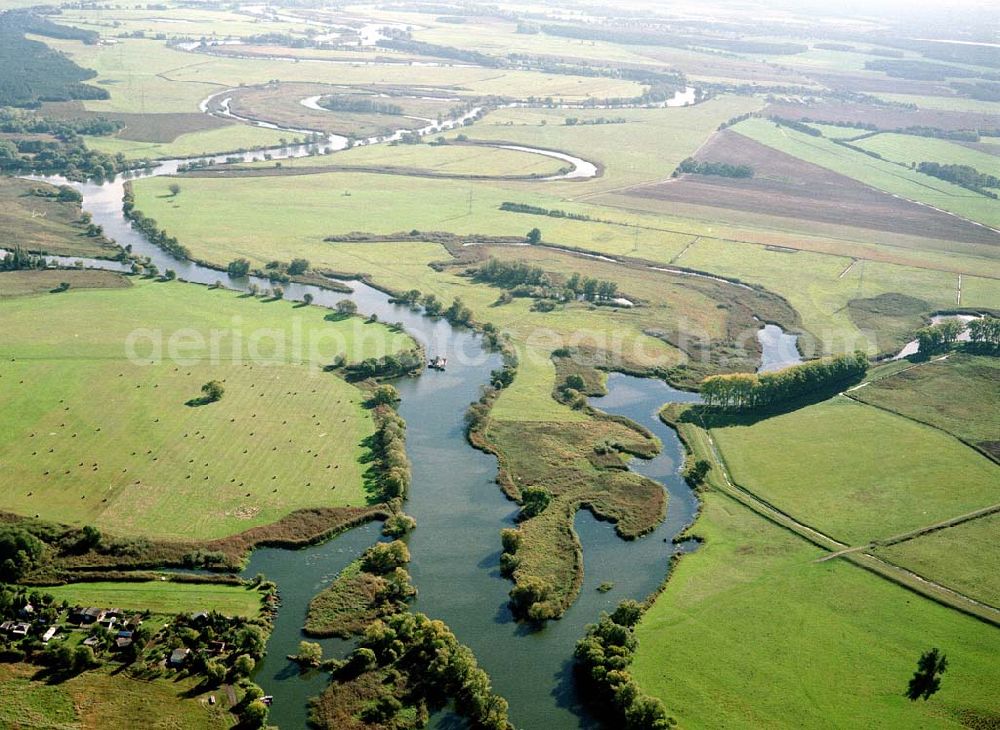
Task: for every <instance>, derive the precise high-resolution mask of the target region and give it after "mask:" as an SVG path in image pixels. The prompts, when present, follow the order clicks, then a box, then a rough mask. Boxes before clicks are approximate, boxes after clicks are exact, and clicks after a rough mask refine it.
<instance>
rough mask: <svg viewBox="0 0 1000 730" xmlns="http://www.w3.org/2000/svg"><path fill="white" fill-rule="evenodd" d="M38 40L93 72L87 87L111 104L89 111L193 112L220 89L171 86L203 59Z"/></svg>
mask: <svg viewBox="0 0 1000 730" xmlns="http://www.w3.org/2000/svg"><path fill="white" fill-rule="evenodd" d="M38 40H41V41H44V42H45V43H46V44H47V45H49V46H51V47H52V48H55V49H56V50H58V51H62V52H63V53H66V54H68V55H69V56H70V57H71V58H72V59H73V60H74V61H75V62H76V63H77V64H79V65H80V66H83V67H84V68H91V69H94V70H95V71H97V78H96V79H94V81H92V82H90V83H93V84H95V85H97V86H100V87H103V88H105V89H107V91H108V93H110V94H111V98H110V99H106V100H97V101H87V102H84V106H85V107H86V108H87V109H89V110H92V111H104V112H138V113H142V114H153V113H165V112H197V111H198V103H199V102H200V101H201V100H202V99H204V98H205V97H207V96H208V95H209V94H212V93H214V92H216V91H221V90H222V88H223V87H222V86H220V85H219V82H211V81H202V80H201V79H196V80H193V81H191V82H181V81H175V80H174V74H177V73H178V72H179V71H180V69H181V68H183V67H184V66H188V65H192V64H195V65H197V64H200V63H202V62H203V61H204V59H203V58H202V57H201V56H197V55H194V54H191V53H184V52H183V51H178V50H174V49H172V48H168V47H167V46H166V45H165V44H164V43H163V42H162V41H152V40H140V39H128V40H122V41H121V42H119V43H117V44H116V45H109V46H106V45H93V46H87V45H84V44H83V43H80V42H79V41H66V40H56V39H54V38H39V39H38ZM222 83H224V82H222Z"/></svg>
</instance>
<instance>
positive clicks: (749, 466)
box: [712, 396, 1000, 545]
mask: <svg viewBox="0 0 1000 730" xmlns="http://www.w3.org/2000/svg"><path fill="white" fill-rule="evenodd" d="M712 433H713V435H714V436H715V439H716V441H717V443H718V445H719V449H720V450H721V452H722V455H723V457H724V458H725V460H726V462H727V463H728V465H729V468H730V470H731V473H732V478H733V481H735V482H736V483H737V484H740V485H741V486H743V487H745V488H747V489H749V490H750V491H751V492H753V493H754V494H757V495H758V496H760V497H761V498H763V499H765V500H767V501H768V502H770V503H771V504H773V505H775V506H776V507H778V508H779V509H781V510H783V511H785V512H787V513H788V514H790V515H792V516H793V517H795V518H796V519H798V520H801V521H802V522H804V523H805V524H807V525H809V526H810V527H813V528H815V529H817V530H820V531H822V532H825V533H827V534H828V535H830V536H831V537H833V538H835V539H838V540H841V541H844V542H848V543H850V544H853V545H857V544H864V543H867V542H869V541H871V540H874V539H877V538H883V537H889V536H892V535H896V534H899V533H902V532H906V531H907V530H912V529H916V528H918V527H922V526H925V525H931V524H934V523H936V522H940V521H942V520H946V519H950V518H952V517H957V516H959V515H961V514H964V513H966V512H970V511H972V510H975V509H979V508H981V507H986V506H988V505H991V504H993V503H995V502H997V501H1000V479H998V474H1000V470H998V467H997V466H996V465H995V464H993V463H991V462H990V461H988V460H987V459H985V458H983V457H982V456H981V455H979V454H977V453H976V452H975V451H973V450H972V449H970V448H968V447H967V446H965V445H963V444H960V443H958V442H956V441H955V440H954V439H952V438H951V437H950V436H948V435H947V434H943V433H941V432H940V431H938V430H935V429H933V428H930V427H928V426H924V425H921V424H918V423H914V422H913V421H910V420H907V419H905V418H901V417H900V416H897V415H894V414H891V413H886V412H884V411H881V410H878V409H875V408H872V407H870V406H866V405H862V404H859V403H857V402H855V401H852V400H849V399H847V398H844V397H842V396H836V397H834V398H833V399H831V400H828V401H825V402H823V403H820V404H817V405H812V406H808V407H806V408H801V409H799V410H797V411H794V412H792V413H788V414H784V415H780V416H775V417H771V418H766V419H764V420H761V421H758V422H757V423H755V424H754V425H752V426H728V427H725V428H714V429H712ZM778 444H780V448H778V449H776V448H775V446H776V445H778Z"/></svg>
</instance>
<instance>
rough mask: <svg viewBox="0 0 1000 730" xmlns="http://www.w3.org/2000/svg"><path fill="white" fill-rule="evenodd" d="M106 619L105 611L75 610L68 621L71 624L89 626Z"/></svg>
mask: <svg viewBox="0 0 1000 730" xmlns="http://www.w3.org/2000/svg"><path fill="white" fill-rule="evenodd" d="M103 618H104V611H102V610H101V609H99V608H74V609H73V610H72V611H70V613H69V618H68V619H67V620H68V621H69V622H70V623H71V624H80V625H89V624H92V623H96V622H98V621H100V620H101V619H103Z"/></svg>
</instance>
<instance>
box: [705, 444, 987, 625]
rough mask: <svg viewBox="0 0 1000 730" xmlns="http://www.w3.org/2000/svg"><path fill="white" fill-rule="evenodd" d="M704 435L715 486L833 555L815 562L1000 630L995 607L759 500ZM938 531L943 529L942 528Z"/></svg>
mask: <svg viewBox="0 0 1000 730" xmlns="http://www.w3.org/2000/svg"><path fill="white" fill-rule="evenodd" d="M704 431H705V434H706V436H707V438H708V443H709V446H710V449H711V451H712V457H713V459H714V460H715V462H716V464H717V465H718V467H719V469H720V471H721V473H722V475H723V478H724V480H725V482H724V483H723V484H719V483H714V484H713V486H715V487H716V488H717V489H719V490H720V491H721V492H723V493H724V494H726V495H728V496H729V497H731V498H733V499H735V500H736V501H738V502H739V503H740V504H742V505H744V506H746V507H748V508H750V509H751V510H753V511H754V512H756V513H757V514H758V515H760V516H761V517H763V518H764V519H766V520H768V521H770V522H773V523H774V524H777V525H779V526H781V527H784V528H785V529H787V530H790V531H792V532H794V533H795V534H796V535H798V536H799V537H801V538H803V539H805V540H807V541H808V542H810V543H812V544H813V545H816V546H817V547H820V548H823V549H824V550H830V551H831V553H832V554H831V555H828V556H824V558H823V559H821V560H817V561H814V562H823V561H824V560H827V559H830V558H834V557H841V558H844V559H845V560H848V561H850V562H851V563H853V564H854V565H856V566H858V567H860V568H863V569H865V570H868V571H869V572H871V573H873V574H874V575H877V576H879V577H881V578H883V579H885V580H888V581H891V582H893V583H896V584H897V585H900V586H902V587H904V588H907V589H909V590H911V591H913V592H914V593H918V594H920V595H922V596H924V597H926V598H929V599H930V600H932V601H935V602H937V603H940V604H942V605H944V606H947V607H949V608H953V609H955V610H956V611H961V612H962V613H965V614H967V615H969V616H973V617H975V618H978V619H980V620H981V621H984V622H986V623H989V624H992V625H993V626H997V627H1000V610H998V609H996V608H994V607H993V606H990V605H988V604H985V603H982V602H980V601H977V600H976V599H974V598H972V597H971V596H967V595H965V594H964V593H960V592H958V591H956V590H953V589H951V588H948V587H947V586H944V585H941V584H940V583H936V582H934V581H932V580H929V579H927V578H925V577H923V576H921V575H919V574H917V573H914V572H913V571H910V570H907V569H905V568H901V567H900V566H898V565H894V564H893V563H890V562H888V561H886V560H883V559H882V558H879V557H876V556H874V555H871V554H869V553H867V552H865V550H867V549H868V548H869V546H868V545H863V546H848V545H847V544H845V543H843V542H841V541H839V540H836V539H835V538H833V537H830V536H829V535H827V534H825V533H823V532H821V531H820V530H817V529H815V528H813V527H810V526H809V525H806V524H804V523H802V522H800V521H798V520H796V519H795V518H794V517H792V516H791V515H789V514H787V513H786V512H783V511H782V510H780V509H779V508H777V507H775V506H774V505H772V504H771V503H769V502H768V501H767V500H765V499H763V498H761V497H759V496H758V495H756V494H755V493H754V492H752V491H751V490H749V489H747V488H746V487H743V486H742V485H740V484H737V483H736V482H734V481H733V479H732V477H731V476H730V473H729V468H728V466H727V465H726V462H725V458H724V457H723V456H722V453H721V452H720V451H719V448H718V446H717V444H716V442H715V439H714V438H713V437H712V434H711V433H710V432H709V431H708V429H704ZM984 509H986V510H992V511H998V510H1000V505H994V506H993V507H989V508H984ZM980 512H981V513H979V514H977V513H970V514H971V515H972V516H971V517H968V516H966V515H963V516H960V517H956V518H953V520H960V521H968V519H975V517H982V516H984V514H989V513H992V512H988V513H987V512H982V511H980ZM962 517H967V519H965V520H962ZM956 524H957V523H956ZM933 528H934V526H929V527H928V528H919V529H923V530H925V531H931V529H933ZM936 529H941V528H940V527H938V528H936ZM915 536H916V535H914V537H915Z"/></svg>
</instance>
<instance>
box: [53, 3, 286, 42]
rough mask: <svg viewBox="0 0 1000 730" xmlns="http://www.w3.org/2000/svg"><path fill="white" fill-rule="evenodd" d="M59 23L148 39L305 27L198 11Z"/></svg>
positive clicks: (137, 12)
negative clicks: (143, 34) (145, 36)
mask: <svg viewBox="0 0 1000 730" xmlns="http://www.w3.org/2000/svg"><path fill="white" fill-rule="evenodd" d="M59 22H60V23H62V24H65V25H74V26H78V27H81V28H86V29H89V30H96V31H98V32H99V33H102V34H107V35H118V33H121V32H123V31H124V32H129V33H133V32H136V31H142V32H144V33H148V34H149V35H150V36H152V35H155V34H157V33H164V34H166V35H167V36H168V37H171V38H174V37H184V38H190V37H195V38H198V39H200V38H207V39H213V38H225V37H227V36H237V37H242V36H250V35H259V34H262V33H290V34H296V35H303V34H304V32H305V30H306V25H305V23H288V22H284V21H280V20H273V19H272V20H268V21H267V22H266V23H265V22H262V21H258V20H255V19H254V18H253V17H252V16H250V15H247V14H243V13H238V12H226V11H221V10H217V9H206V10H201V9H198V8H193V7H186V8H178V7H169V8H168V7H161V8H159V9H155V8H142V7H136V8H124V7H118V8H115V9H113V10H112V9H111V8H107V9H105V8H101V9H100V10H97V11H95V10H93V9H67V11H66V12H65V13H63V14H61V15H60V16H59Z"/></svg>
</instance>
